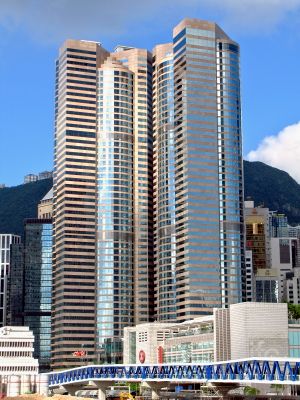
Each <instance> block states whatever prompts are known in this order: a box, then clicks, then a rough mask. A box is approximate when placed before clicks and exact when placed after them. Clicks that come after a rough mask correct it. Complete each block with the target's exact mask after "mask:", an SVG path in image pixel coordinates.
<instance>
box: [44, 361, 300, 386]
mask: <svg viewBox="0 0 300 400" xmlns="http://www.w3.org/2000/svg"><path fill="white" fill-rule="evenodd" d="M120 381H122V382H146V383H148V384H149V385H150V386H151V384H152V385H154V384H155V383H156V384H159V383H162V384H165V385H166V384H171V383H175V384H181V383H209V382H211V383H213V384H218V383H220V384H221V383H237V384H245V385H247V384H250V383H265V384H271V383H279V384H283V385H300V359H295V358H285V359H284V358H268V359H265V358H264V359H263V358H262V359H258V358H251V359H245V360H231V361H223V362H216V363H207V364H201V363H200V364H196V363H190V364H183V363H182V364H180V363H179V364H160V365H147V364H145V365H144V364H142V365H123V364H122V365H121V364H119V365H87V366H84V367H78V368H73V369H69V370H65V371H59V372H51V373H49V387H50V388H56V387H59V386H64V387H65V388H66V389H67V387H68V386H73V387H76V388H77V389H78V388H79V387H80V386H84V385H87V384H88V383H91V382H93V383H95V384H96V386H97V387H99V388H100V387H103V385H105V384H106V385H108V384H109V383H114V382H120ZM67 390H68V389H67Z"/></svg>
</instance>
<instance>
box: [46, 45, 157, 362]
mask: <svg viewBox="0 0 300 400" xmlns="http://www.w3.org/2000/svg"><path fill="white" fill-rule="evenodd" d="M151 78H152V57H151V54H150V53H149V52H148V51H147V50H143V49H133V48H129V47H122V46H118V48H117V49H116V51H115V52H113V53H108V52H107V51H106V50H104V49H103V48H102V47H101V45H100V44H98V43H94V42H92V43H91V42H83V41H71V40H68V41H66V42H65V44H64V45H63V47H62V48H61V50H60V57H59V60H58V64H57V101H56V125H55V127H56V132H55V138H56V139H55V169H54V256H53V332H52V363H53V366H56V365H61V364H62V363H63V365H66V366H67V365H76V364H77V365H80V363H81V362H82V361H81V360H76V359H74V357H73V355H72V354H73V353H74V352H75V351H76V350H82V349H84V350H85V352H87V356H86V357H85V359H87V360H90V361H91V360H92V359H94V358H96V359H98V360H99V361H103V362H108V361H111V360H114V361H115V362H116V361H120V360H121V356H122V349H121V345H122V342H121V337H122V329H123V327H124V326H128V325H132V324H134V323H138V322H146V321H149V320H151V317H152V315H153V307H154V302H153V278H152V275H153V243H152V242H153V237H152V235H153V226H152V81H151ZM135 299H137V301H135ZM95 354H96V355H95Z"/></svg>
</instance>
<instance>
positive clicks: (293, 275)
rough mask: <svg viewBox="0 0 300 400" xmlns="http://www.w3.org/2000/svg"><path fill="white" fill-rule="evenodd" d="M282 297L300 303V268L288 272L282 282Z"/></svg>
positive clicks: (284, 299) (289, 301) (290, 301)
mask: <svg viewBox="0 0 300 400" xmlns="http://www.w3.org/2000/svg"><path fill="white" fill-rule="evenodd" d="M282 299H283V301H287V302H288V303H292V304H300V268H294V269H293V270H292V271H290V272H287V273H286V275H285V279H284V280H283V284H282Z"/></svg>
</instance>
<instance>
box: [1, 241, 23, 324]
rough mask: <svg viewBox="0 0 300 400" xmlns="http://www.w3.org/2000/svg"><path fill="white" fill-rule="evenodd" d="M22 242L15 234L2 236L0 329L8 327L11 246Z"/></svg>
mask: <svg viewBox="0 0 300 400" xmlns="http://www.w3.org/2000/svg"><path fill="white" fill-rule="evenodd" d="M20 242H21V237H20V236H17V235H13V234H0V327H2V326H5V325H6V315H7V280H8V277H9V274H10V250H11V245H12V244H17V243H20Z"/></svg>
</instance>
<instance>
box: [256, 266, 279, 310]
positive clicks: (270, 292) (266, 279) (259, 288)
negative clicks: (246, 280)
mask: <svg viewBox="0 0 300 400" xmlns="http://www.w3.org/2000/svg"><path fill="white" fill-rule="evenodd" d="M279 288H280V277H279V275H278V270H277V269H273V268H262V269H259V270H257V272H256V274H255V276H254V301H259V302H263V303H278V301H279V295H280V293H279V292H280V289H279Z"/></svg>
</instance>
